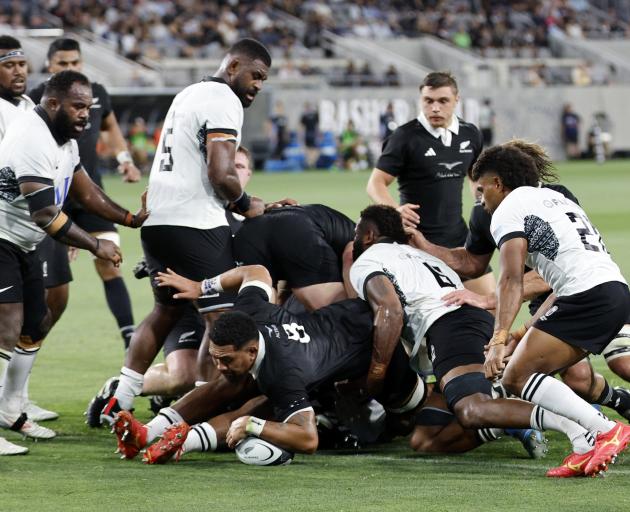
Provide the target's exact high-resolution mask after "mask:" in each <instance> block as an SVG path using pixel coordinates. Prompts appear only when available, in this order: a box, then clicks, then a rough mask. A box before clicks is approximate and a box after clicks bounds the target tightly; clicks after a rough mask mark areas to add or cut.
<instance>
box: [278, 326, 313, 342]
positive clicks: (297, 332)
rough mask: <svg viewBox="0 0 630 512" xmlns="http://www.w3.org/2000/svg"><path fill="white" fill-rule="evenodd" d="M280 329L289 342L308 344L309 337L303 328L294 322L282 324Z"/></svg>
mask: <svg viewBox="0 0 630 512" xmlns="http://www.w3.org/2000/svg"><path fill="white" fill-rule="evenodd" d="M282 328H283V329H284V332H285V333H286V335H287V338H289V339H290V340H291V341H299V342H300V343H308V342H309V341H311V337H310V336H309V335H308V334H307V333H306V331H305V330H304V327H303V326H301V325H300V324H296V323H295V322H294V323H292V324H282Z"/></svg>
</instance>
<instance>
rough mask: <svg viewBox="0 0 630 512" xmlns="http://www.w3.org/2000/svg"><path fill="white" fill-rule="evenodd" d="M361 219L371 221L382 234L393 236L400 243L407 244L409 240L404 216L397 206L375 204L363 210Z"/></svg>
mask: <svg viewBox="0 0 630 512" xmlns="http://www.w3.org/2000/svg"><path fill="white" fill-rule="evenodd" d="M361 221H367V222H371V223H372V224H374V225H375V226H376V228H377V229H378V232H379V234H380V235H381V236H386V237H388V238H391V239H392V240H394V241H395V242H398V243H399V244H406V243H407V242H408V241H409V235H408V234H407V233H405V229H404V227H403V223H402V217H401V216H400V213H398V211H397V210H396V208H393V207H391V206H387V205H385V204H373V205H371V206H368V207H367V208H366V209H365V210H363V211H362V212H361Z"/></svg>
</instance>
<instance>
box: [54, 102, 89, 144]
mask: <svg viewBox="0 0 630 512" xmlns="http://www.w3.org/2000/svg"><path fill="white" fill-rule="evenodd" d="M52 124H53V126H54V127H55V130H56V131H57V133H59V134H60V135H61V136H62V137H64V138H65V139H78V138H79V137H80V136H81V135H82V134H83V131H77V130H76V128H75V127H76V123H75V122H74V121H73V120H72V119H71V118H70V116H69V115H68V113H67V112H66V111H65V110H64V109H63V108H60V109H59V111H58V112H57V115H56V116H55V119H54V121H53V123H52ZM86 125H87V120H86V121H85V124H84V125H83V127H84V129H85V126H86Z"/></svg>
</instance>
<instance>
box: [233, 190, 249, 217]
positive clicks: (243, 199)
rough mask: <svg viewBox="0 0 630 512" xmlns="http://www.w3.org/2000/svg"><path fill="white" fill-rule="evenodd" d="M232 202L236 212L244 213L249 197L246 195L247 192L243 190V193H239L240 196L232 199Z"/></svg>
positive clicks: (247, 206)
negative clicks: (234, 199)
mask: <svg viewBox="0 0 630 512" xmlns="http://www.w3.org/2000/svg"><path fill="white" fill-rule="evenodd" d="M232 204H233V205H234V209H235V210H236V211H237V212H239V213H245V212H246V211H247V210H249V206H250V204H251V199H250V197H249V196H248V195H247V192H245V191H244V190H243V193H242V194H241V195H240V197H239V198H238V199H237V200H236V201H232Z"/></svg>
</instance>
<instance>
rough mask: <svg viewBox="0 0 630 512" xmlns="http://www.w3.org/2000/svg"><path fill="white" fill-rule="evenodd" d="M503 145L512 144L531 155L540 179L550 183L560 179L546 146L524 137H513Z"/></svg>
mask: <svg viewBox="0 0 630 512" xmlns="http://www.w3.org/2000/svg"><path fill="white" fill-rule="evenodd" d="M503 146H512V147H515V148H517V149H520V150H521V151H522V152H523V153H525V154H527V155H529V156H530V157H532V159H533V160H534V165H535V166H536V169H537V170H538V176H539V178H538V179H539V181H543V182H545V183H550V182H552V181H558V175H557V174H556V167H555V166H554V165H553V162H552V161H551V158H549V155H548V154H547V152H546V151H545V148H543V147H542V146H540V145H539V144H536V143H535V142H527V141H526V140H523V139H512V140H509V141H507V142H506V143H504V144H503Z"/></svg>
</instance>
